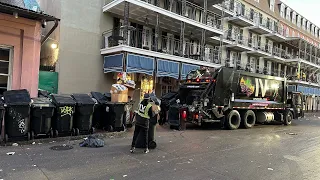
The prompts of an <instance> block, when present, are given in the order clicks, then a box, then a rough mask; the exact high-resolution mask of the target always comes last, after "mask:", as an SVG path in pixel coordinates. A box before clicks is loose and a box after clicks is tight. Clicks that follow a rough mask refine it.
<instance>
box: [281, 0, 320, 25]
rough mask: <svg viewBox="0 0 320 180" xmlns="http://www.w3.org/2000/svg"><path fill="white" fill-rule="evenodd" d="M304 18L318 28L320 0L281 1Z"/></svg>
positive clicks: (319, 23)
mask: <svg viewBox="0 0 320 180" xmlns="http://www.w3.org/2000/svg"><path fill="white" fill-rule="evenodd" d="M281 1H282V2H284V3H285V4H286V5H288V6H289V7H291V8H292V9H294V10H295V11H296V12H297V13H298V14H300V15H301V16H303V17H305V18H306V19H308V20H309V21H311V22H312V23H314V24H315V25H316V26H318V27H320V13H319V12H320V9H319V8H320V0H281Z"/></svg>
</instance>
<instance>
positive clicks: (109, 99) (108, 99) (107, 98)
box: [104, 93, 111, 101]
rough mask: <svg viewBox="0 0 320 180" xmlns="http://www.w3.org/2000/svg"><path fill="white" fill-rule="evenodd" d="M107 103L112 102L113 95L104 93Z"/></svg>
mask: <svg viewBox="0 0 320 180" xmlns="http://www.w3.org/2000/svg"><path fill="white" fill-rule="evenodd" d="M104 96H105V97H106V100H107V101H111V93H104Z"/></svg>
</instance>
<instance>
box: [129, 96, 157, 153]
mask: <svg viewBox="0 0 320 180" xmlns="http://www.w3.org/2000/svg"><path fill="white" fill-rule="evenodd" d="M151 107H152V104H151V103H150V95H149V94H147V93H146V94H145V95H144V99H143V100H142V101H141V102H140V104H139V110H138V113H137V114H136V125H135V128H134V134H133V139H132V144H131V149H130V152H131V153H133V152H134V151H135V145H136V141H137V138H138V136H139V134H140V133H142V135H143V140H144V144H145V147H146V149H145V150H144V153H148V152H149V149H148V131H149V121H150V118H151V117H152V116H153V112H152V108H151Z"/></svg>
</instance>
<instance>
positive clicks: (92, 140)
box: [79, 136, 104, 148]
mask: <svg viewBox="0 0 320 180" xmlns="http://www.w3.org/2000/svg"><path fill="white" fill-rule="evenodd" d="M79 145H80V147H94V148H99V147H103V146H104V141H103V140H101V139H98V138H96V137H93V136H89V137H88V139H86V140H84V141H83V142H81V143H79Z"/></svg>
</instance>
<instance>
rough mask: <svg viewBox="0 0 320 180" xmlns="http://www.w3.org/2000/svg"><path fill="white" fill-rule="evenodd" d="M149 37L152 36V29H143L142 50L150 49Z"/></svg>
mask: <svg viewBox="0 0 320 180" xmlns="http://www.w3.org/2000/svg"><path fill="white" fill-rule="evenodd" d="M151 35H152V29H151V28H149V27H145V26H144V27H143V34H142V42H143V44H142V48H144V49H148V50H149V49H151V39H152V38H151Z"/></svg>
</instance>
